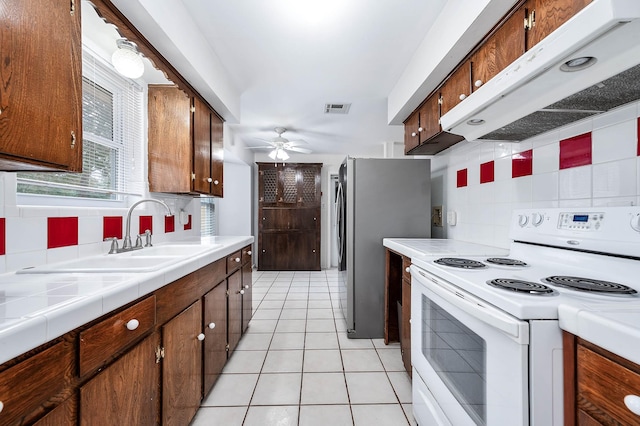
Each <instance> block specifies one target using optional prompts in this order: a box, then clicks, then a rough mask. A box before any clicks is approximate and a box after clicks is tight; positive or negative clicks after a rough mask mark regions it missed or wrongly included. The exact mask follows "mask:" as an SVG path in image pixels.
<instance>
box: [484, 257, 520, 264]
mask: <svg viewBox="0 0 640 426" xmlns="http://www.w3.org/2000/svg"><path fill="white" fill-rule="evenodd" d="M486 262H487V263H493V264H494V265H501V266H527V264H526V263H525V262H523V261H522V260H517V259H507V258H505V257H490V258H489V259H487V260H486Z"/></svg>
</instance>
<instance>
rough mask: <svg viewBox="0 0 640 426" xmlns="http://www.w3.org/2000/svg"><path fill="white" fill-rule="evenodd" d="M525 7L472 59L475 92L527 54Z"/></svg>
mask: <svg viewBox="0 0 640 426" xmlns="http://www.w3.org/2000/svg"><path fill="white" fill-rule="evenodd" d="M524 17H525V6H522V7H520V8H519V9H518V10H516V11H515V12H514V13H513V15H511V17H509V18H508V19H507V20H506V21H505V22H504V23H503V24H502V25H501V26H500V27H499V28H498V29H497V30H496V32H495V33H494V34H493V35H491V36H490V37H489V38H488V39H487V41H486V42H485V43H483V44H482V46H480V48H479V49H478V50H477V51H476V52H475V53H474V54H473V56H472V57H471V79H472V81H473V90H474V91H475V90H478V89H479V88H480V87H482V85H484V84H485V83H486V82H487V81H489V80H491V79H492V78H493V77H495V76H496V75H497V74H498V73H499V72H500V71H502V70H503V69H505V68H506V67H507V66H509V65H510V64H511V63H512V62H513V61H515V60H516V59H518V58H519V57H520V56H522V55H523V54H524V52H525V34H524V25H523V20H524Z"/></svg>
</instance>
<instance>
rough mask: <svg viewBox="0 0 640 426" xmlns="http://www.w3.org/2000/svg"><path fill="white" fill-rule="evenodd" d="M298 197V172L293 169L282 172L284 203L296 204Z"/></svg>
mask: <svg viewBox="0 0 640 426" xmlns="http://www.w3.org/2000/svg"><path fill="white" fill-rule="evenodd" d="M297 195H298V188H297V185H296V170H295V169H292V168H288V169H284V170H283V171H282V201H284V202H285V203H295V202H297V201H298V200H297V199H296V197H297Z"/></svg>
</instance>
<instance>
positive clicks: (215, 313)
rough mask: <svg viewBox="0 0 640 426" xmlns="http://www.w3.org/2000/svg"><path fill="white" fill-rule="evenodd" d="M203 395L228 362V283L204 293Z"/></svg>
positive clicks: (207, 391) (209, 389) (223, 282)
mask: <svg viewBox="0 0 640 426" xmlns="http://www.w3.org/2000/svg"><path fill="white" fill-rule="evenodd" d="M204 335H205V339H204V370H203V371H204V375H203V388H202V393H203V395H207V394H208V393H209V392H210V391H211V388H213V385H214V384H215V382H216V380H218V376H220V373H221V372H222V368H223V367H224V364H225V363H226V362H227V283H226V281H222V282H221V283H219V284H218V285H217V286H215V287H214V289H213V290H211V291H210V292H209V293H207V294H205V295H204Z"/></svg>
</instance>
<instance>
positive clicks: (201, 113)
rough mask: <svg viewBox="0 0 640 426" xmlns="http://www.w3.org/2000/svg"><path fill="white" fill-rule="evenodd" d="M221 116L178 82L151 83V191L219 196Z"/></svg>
mask: <svg viewBox="0 0 640 426" xmlns="http://www.w3.org/2000/svg"><path fill="white" fill-rule="evenodd" d="M222 152H223V146H222V120H221V119H220V118H219V117H218V116H217V115H216V114H215V112H213V111H212V110H211V108H209V107H208V106H207V104H205V103H204V102H203V101H202V100H201V99H200V98H197V97H194V98H190V97H188V96H187V95H186V94H185V93H184V92H183V91H182V90H180V89H179V88H178V87H176V86H168V85H150V86H149V190H150V191H151V192H172V193H196V194H206V195H214V196H219V197H222V186H223V182H222V174H223V163H222V157H223V155H222Z"/></svg>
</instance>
